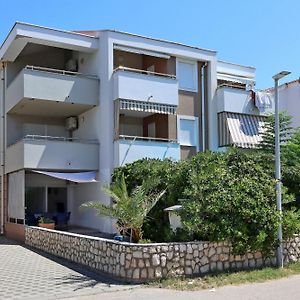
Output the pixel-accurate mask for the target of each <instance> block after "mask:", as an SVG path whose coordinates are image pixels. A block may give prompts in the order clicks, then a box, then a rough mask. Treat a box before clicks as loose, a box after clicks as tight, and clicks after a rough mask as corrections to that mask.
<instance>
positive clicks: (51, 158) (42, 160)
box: [5, 135, 99, 173]
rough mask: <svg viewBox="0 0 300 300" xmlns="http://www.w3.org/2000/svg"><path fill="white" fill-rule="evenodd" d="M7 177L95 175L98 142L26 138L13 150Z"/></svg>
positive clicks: (7, 155) (8, 162) (8, 161)
mask: <svg viewBox="0 0 300 300" xmlns="http://www.w3.org/2000/svg"><path fill="white" fill-rule="evenodd" d="M5 164H6V168H5V171H6V173H10V172H13V171H16V170H20V169H33V170H49V171H51V170H64V171H91V170H98V168H99V145H98V144H97V142H96V141H94V140H77V139H68V138H58V137H48V136H34V135H30V136H26V137H25V138H24V139H22V140H20V141H18V142H17V143H15V144H13V145H11V146H9V147H8V148H7V150H6V158H5Z"/></svg>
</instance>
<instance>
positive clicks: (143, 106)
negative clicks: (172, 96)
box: [119, 99, 177, 115]
mask: <svg viewBox="0 0 300 300" xmlns="http://www.w3.org/2000/svg"><path fill="white" fill-rule="evenodd" d="M119 103H120V110H131V111H141V112H147V113H154V114H156V113H157V114H167V115H174V114H176V108H177V106H176V105H169V104H161V103H154V102H145V101H136V100H125V99H120V100H119Z"/></svg>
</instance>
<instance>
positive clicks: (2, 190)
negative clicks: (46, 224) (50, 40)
mask: <svg viewBox="0 0 300 300" xmlns="http://www.w3.org/2000/svg"><path fill="white" fill-rule="evenodd" d="M5 73H6V68H5V63H4V62H2V71H1V74H2V75H1V84H2V94H1V96H0V97H1V104H2V106H1V122H2V141H1V150H0V151H1V166H2V172H1V225H0V234H4V147H5V145H4V141H5V115H4V114H5V88H6V80H5V75H6V74H5Z"/></svg>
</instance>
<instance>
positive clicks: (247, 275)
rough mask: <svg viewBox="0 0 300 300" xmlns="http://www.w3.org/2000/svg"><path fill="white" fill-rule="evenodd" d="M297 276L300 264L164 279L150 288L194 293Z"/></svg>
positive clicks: (151, 284)
mask: <svg viewBox="0 0 300 300" xmlns="http://www.w3.org/2000/svg"><path fill="white" fill-rule="evenodd" d="M296 274H300V262H297V263H291V264H288V265H286V266H285V267H284V268H283V269H277V268H264V269H260V270H249V271H240V272H227V273H216V274H210V275H206V276H203V277H193V278H191V277H179V278H167V279H162V280H160V281H159V282H152V283H150V284H149V286H151V287H160V288H169V289H175V290H191V291H192V290H200V289H211V288H216V287H220V286H224V285H239V284H243V283H254V282H264V281H268V280H274V279H280V278H283V277H288V276H291V275H296Z"/></svg>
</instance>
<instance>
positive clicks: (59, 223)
mask: <svg viewBox="0 0 300 300" xmlns="http://www.w3.org/2000/svg"><path fill="white" fill-rule="evenodd" d="M70 215H71V212H70V211H69V212H58V213H56V214H55V215H54V216H53V219H54V221H55V229H59V230H67V229H68V222H69V220H70Z"/></svg>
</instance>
